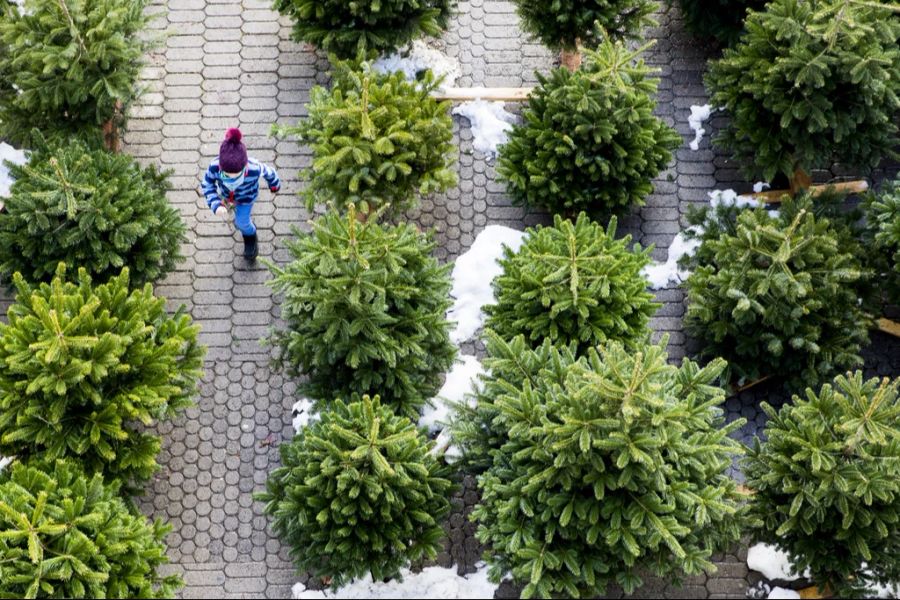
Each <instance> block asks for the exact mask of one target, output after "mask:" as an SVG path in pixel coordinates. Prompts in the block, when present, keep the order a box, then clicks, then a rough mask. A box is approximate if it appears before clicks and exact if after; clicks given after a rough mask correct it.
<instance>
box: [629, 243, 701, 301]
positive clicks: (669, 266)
mask: <svg viewBox="0 0 900 600" xmlns="http://www.w3.org/2000/svg"><path fill="white" fill-rule="evenodd" d="M698 229H699V228H696V229H694V231H697V235H698V236H699V235H701V232H700V231H698ZM688 231H690V228H689V229H688ZM699 247H700V240H699V239H698V238H696V237H695V238H692V239H687V237H686V236H685V232H683V231H682V232H680V233H679V234H678V235H676V236H675V239H674V240H672V245H671V246H669V256H668V258H666V262H664V263H659V262H654V263H653V264H649V265H647V266H646V267H644V268H643V270H642V271H641V274H642V275H644V277H646V278H647V280H648V281H649V282H650V289H651V290H660V289H662V288H664V287H668V285H669V284H670V283H672V284H675V285H677V284H679V283H681V282H682V281H684V280H685V279H687V277H688V276H689V275H690V274H691V272H690V271H688V270H687V269H681V268H679V267H678V261H679V260H681V258H682V257H683V256H689V255H692V254H693V253H694V252H696V251H697V248H699Z"/></svg>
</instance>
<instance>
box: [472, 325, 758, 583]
mask: <svg viewBox="0 0 900 600" xmlns="http://www.w3.org/2000/svg"><path fill="white" fill-rule="evenodd" d="M667 341H668V340H667V339H663V341H662V342H661V344H660V345H648V346H644V347H642V348H640V349H638V350H636V351H634V350H626V349H625V347H624V346H623V345H622V344H621V343H619V342H610V343H609V344H608V345H606V346H601V347H600V349H599V352H598V351H597V350H594V349H591V350H590V352H589V355H588V357H586V358H584V357H583V358H581V359H579V360H578V361H577V362H575V363H573V364H571V365H570V366H569V367H568V368H567V369H566V372H565V375H564V377H562V380H561V382H560V379H559V378H558V377H556V376H552V377H549V378H548V379H546V380H545V379H543V378H540V377H539V378H537V379H535V380H533V381H532V380H525V381H524V382H523V385H522V386H521V387H519V388H518V389H514V385H511V386H510V387H509V389H508V391H506V392H505V393H502V394H500V395H499V397H497V398H496V400H495V403H494V407H493V409H494V410H496V416H495V417H494V419H493V423H494V425H495V427H496V428H497V430H500V431H503V432H504V433H505V436H506V439H505V441H504V443H503V445H502V446H501V447H500V449H499V450H497V451H496V452H495V453H494V458H493V464H492V465H491V467H490V468H489V469H488V470H487V472H485V473H484V474H483V475H481V476H480V477H479V487H480V488H481V491H482V501H481V503H480V504H479V505H478V506H477V507H476V508H475V511H474V512H473V517H474V518H475V519H476V520H477V521H478V524H479V527H478V534H477V535H478V539H479V541H481V542H482V543H485V544H487V545H488V546H489V550H488V552H487V553H486V554H485V558H486V559H487V560H488V562H489V563H490V565H491V574H492V576H493V577H494V578H495V579H499V578H500V577H501V576H503V575H504V574H505V573H511V574H512V577H513V578H514V579H515V580H516V581H517V582H520V583H524V584H525V587H524V589H523V592H522V596H523V597H525V598H530V597H540V598H550V597H555V596H557V595H564V596H567V597H575V598H579V597H591V596H594V595H597V594H603V593H604V590H605V588H606V586H607V585H608V584H610V583H616V584H618V585H620V586H622V587H623V588H624V590H625V593H626V594H631V593H632V592H633V591H634V590H635V589H636V588H638V587H639V586H640V585H641V584H642V580H641V577H640V575H639V572H641V571H649V572H651V573H653V574H654V575H657V576H669V577H673V578H677V577H678V576H679V574H680V573H682V572H683V573H687V574H691V575H695V574H699V573H702V572H704V571H706V572H711V571H713V570H714V569H715V567H714V565H713V563H712V561H711V560H710V557H711V555H712V553H713V552H715V551H717V550H719V549H722V548H724V547H726V546H727V545H728V544H731V543H733V542H735V541H737V540H738V538H739V537H740V521H741V513H742V509H741V507H740V505H739V496H740V495H739V493H738V492H737V489H736V484H735V482H734V481H733V480H732V479H731V478H730V477H728V475H727V474H726V469H727V468H728V467H729V466H730V465H731V458H732V455H733V454H736V453H738V452H739V451H740V445H739V444H738V443H737V442H735V441H733V440H731V439H730V438H729V437H728V434H729V433H730V432H732V431H734V430H735V429H736V428H737V427H740V426H741V422H740V421H738V422H735V423H731V424H729V425H724V419H723V417H722V410H721V409H720V408H718V405H720V404H721V403H722V402H724V400H725V393H724V391H723V390H722V389H721V388H720V387H717V386H715V385H713V384H714V382H715V380H716V379H717V378H718V376H719V375H720V373H721V372H722V369H723V367H724V361H722V360H717V361H713V362H712V363H710V364H709V365H707V366H706V367H705V368H703V369H701V368H699V367H698V366H697V365H696V364H694V363H692V362H691V361H689V360H685V361H684V363H683V364H682V366H681V367H680V368H679V367H675V366H672V365H668V364H667V363H666V358H667V357H666V352H665V345H666V343H667ZM552 360H553V359H551V361H552ZM552 368H553V367H551V369H552Z"/></svg>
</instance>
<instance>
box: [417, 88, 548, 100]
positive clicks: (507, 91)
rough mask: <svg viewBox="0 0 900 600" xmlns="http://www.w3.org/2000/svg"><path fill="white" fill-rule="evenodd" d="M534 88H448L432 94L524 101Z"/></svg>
mask: <svg viewBox="0 0 900 600" xmlns="http://www.w3.org/2000/svg"><path fill="white" fill-rule="evenodd" d="M533 89H534V88H530V87H529V88H512V87H510V88H486V87H470V88H447V89H443V90H437V91H436V92H434V94H432V96H433V97H434V98H435V99H436V100H450V101H451V102H468V101H469V100H490V101H502V102H524V101H526V100H528V96H529V95H530V94H531V90H533Z"/></svg>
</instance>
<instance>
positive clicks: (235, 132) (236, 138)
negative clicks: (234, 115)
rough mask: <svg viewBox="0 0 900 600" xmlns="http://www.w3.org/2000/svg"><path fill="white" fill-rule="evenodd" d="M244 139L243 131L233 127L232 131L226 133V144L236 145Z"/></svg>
mask: <svg viewBox="0 0 900 600" xmlns="http://www.w3.org/2000/svg"><path fill="white" fill-rule="evenodd" d="M243 137H244V136H243V134H241V130H240V129H238V128H237V127H232V128H231V129H229V130H228V131H226V132H225V141H226V142H232V143H234V144H237V143H239V142H240V141H241V138H243Z"/></svg>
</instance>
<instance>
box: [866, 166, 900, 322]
mask: <svg viewBox="0 0 900 600" xmlns="http://www.w3.org/2000/svg"><path fill="white" fill-rule="evenodd" d="M865 212H866V222H867V231H866V234H865V238H864V242H865V248H866V250H867V251H866V253H865V255H866V257H868V259H869V260H870V261H871V263H872V268H873V270H874V271H875V274H876V283H877V286H878V288H879V290H880V291H881V294H880V296H881V298H879V299H880V300H884V301H887V302H888V303H889V304H900V176H898V178H897V179H894V180H892V181H886V182H885V183H884V184H883V185H882V186H881V189H880V190H879V191H878V192H877V193H874V194H869V195H868V197H867V198H866V202H865ZM873 250H875V251H874V252H873Z"/></svg>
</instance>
